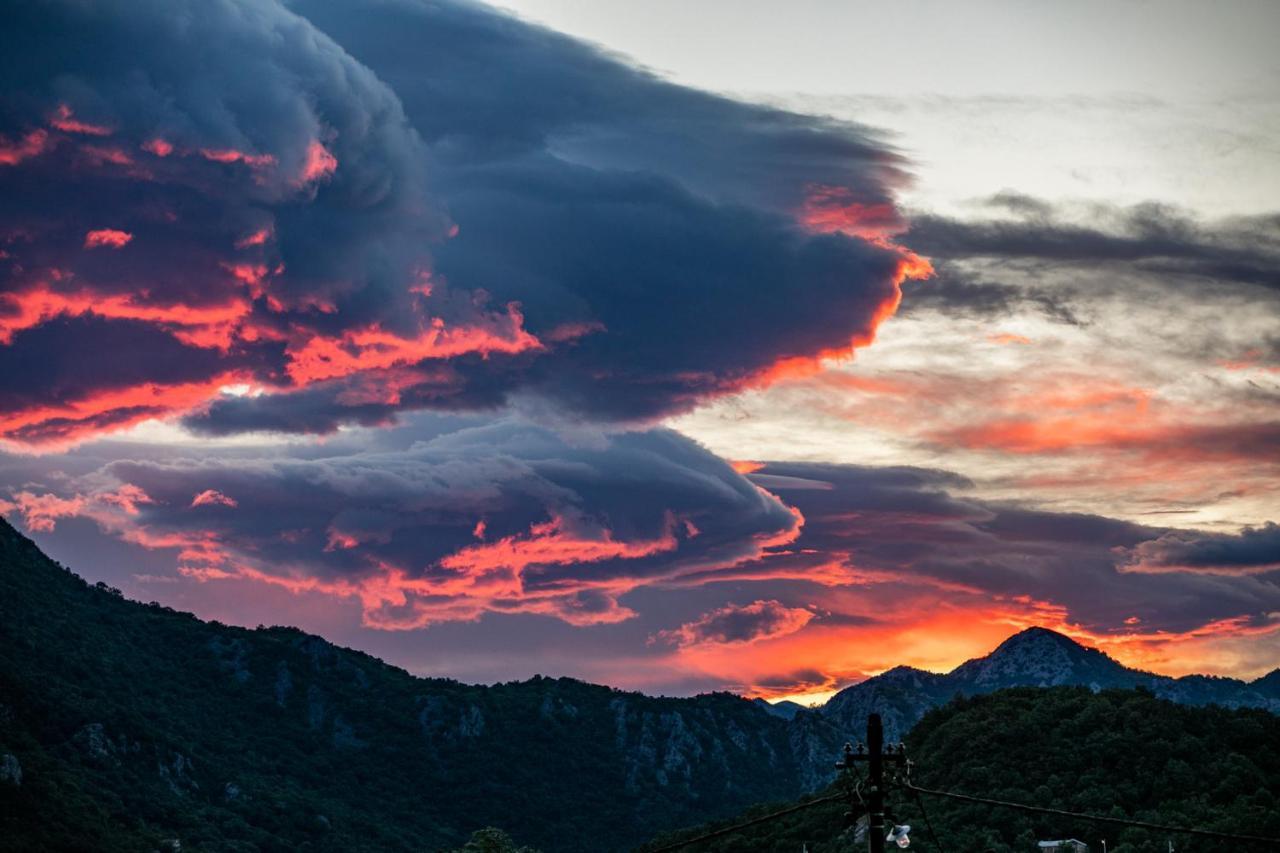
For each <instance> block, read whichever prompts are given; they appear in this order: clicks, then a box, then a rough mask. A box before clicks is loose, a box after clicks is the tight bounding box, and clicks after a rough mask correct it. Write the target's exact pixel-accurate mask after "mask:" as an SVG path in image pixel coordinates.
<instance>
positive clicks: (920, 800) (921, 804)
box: [907, 783, 942, 853]
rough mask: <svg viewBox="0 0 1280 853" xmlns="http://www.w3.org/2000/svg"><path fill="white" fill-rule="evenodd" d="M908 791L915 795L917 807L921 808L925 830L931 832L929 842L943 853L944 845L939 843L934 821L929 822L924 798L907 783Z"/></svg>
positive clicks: (939, 852)
mask: <svg viewBox="0 0 1280 853" xmlns="http://www.w3.org/2000/svg"><path fill="white" fill-rule="evenodd" d="M907 790H909V791H911V793H912V794H914V795H915V798H916V805H918V806H919V807H920V816H921V817H922V818H924V828H925V829H927V830H928V831H929V840H930V841H932V842H933V849H934V850H937V851H938V853H942V844H941V843H940V842H939V841H938V834H937V833H936V832H934V831H933V821H931V820H929V812H928V811H927V810H926V809H925V807H924V797H922V796H920V792H919V791H918V790H916V789H915V788H914V787H913V786H912V785H911V784H910V783H907Z"/></svg>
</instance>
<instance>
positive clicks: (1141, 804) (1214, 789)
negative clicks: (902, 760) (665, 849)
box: [642, 687, 1280, 853]
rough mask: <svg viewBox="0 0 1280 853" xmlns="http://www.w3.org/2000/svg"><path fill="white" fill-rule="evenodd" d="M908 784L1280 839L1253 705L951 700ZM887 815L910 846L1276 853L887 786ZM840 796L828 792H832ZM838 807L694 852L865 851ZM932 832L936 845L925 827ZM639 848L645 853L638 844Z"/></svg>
mask: <svg viewBox="0 0 1280 853" xmlns="http://www.w3.org/2000/svg"><path fill="white" fill-rule="evenodd" d="M906 746H907V755H908V756H909V757H910V759H911V761H912V763H913V766H912V771H911V772H912V781H913V782H914V783H915V784H916V785H919V786H920V787H923V788H928V789H931V790H942V791H952V792H958V793H961V794H969V795H975V796H980V797H989V798H993V799H998V800H1005V801H1011V802H1018V803H1027V804H1031V805H1037V806H1044V807H1048V808H1055V809H1062V810H1066V811H1072V812H1078V813H1093V814H1102V815H1107V816H1111V817H1126V818H1133V819H1137V820H1141V821H1147V822H1150V823H1159V824H1165V825H1174V826H1186V827H1198V828H1202V829H1209V830H1212V831H1216V832H1225V833H1228V834H1231V835H1237V834H1249V835H1258V836H1264V837H1269V838H1275V837H1280V800H1278V799H1277V798H1278V797H1280V717H1276V716H1275V715H1273V714H1269V713H1267V712H1265V711H1262V710H1260V709H1250V708H1240V709H1227V708H1222V707H1217V706H1213V707H1195V706H1190V705H1180V704H1177V703H1174V702H1171V701H1167V700H1163V699H1158V698H1156V697H1155V696H1153V695H1151V693H1150V692H1149V691H1146V690H1141V689H1139V690H1116V689H1103V690H1101V691H1098V692H1095V691H1093V690H1091V689H1090V688H1088V687H1046V688H1029V687H1020V688H1011V689H1005V690H999V691H996V692H994V693H991V694H989V695H985V696H977V697H972V698H960V699H956V700H954V701H952V702H950V703H948V704H947V705H945V706H943V707H942V708H938V709H934V710H932V711H929V712H928V713H927V714H925V716H924V718H923V719H922V720H921V721H920V722H918V723H917V724H916V725H915V727H914V728H912V729H911V731H910V732H908V733H907V734H906ZM886 787H887V796H886V803H887V806H888V812H889V814H890V815H891V816H892V820H893V821H894V822H895V823H898V824H907V825H909V826H910V827H911V842H912V844H911V848H912V849H915V848H917V847H919V848H921V849H925V850H948V851H957V852H958V853H1015V852H1016V853H1021V851H1032V850H1035V849H1037V848H1036V842H1037V841H1040V840H1046V839H1054V838H1058V839H1060V838H1078V839H1081V840H1083V841H1086V842H1087V843H1089V844H1090V849H1091V850H1099V849H1101V846H1100V844H1099V842H1100V841H1101V839H1103V838H1105V839H1107V842H1108V843H1107V849H1108V850H1109V851H1110V853H1156V851H1160V853H1163V852H1164V851H1165V850H1167V849H1169V846H1168V844H1169V842H1170V841H1172V842H1173V845H1174V848H1175V849H1177V850H1178V851H1179V853H1210V851H1220V850H1237V849H1238V850H1256V851H1259V852H1260V851H1262V850H1274V849H1276V848H1275V847H1267V846H1265V845H1259V844H1256V843H1253V844H1250V843H1245V842H1243V841H1241V842H1238V843H1232V842H1226V843H1224V842H1223V841H1220V840H1217V839H1203V838H1196V837H1191V836H1181V835H1169V834H1165V833H1163V832H1152V831H1148V830H1144V829H1139V828H1130V827H1123V826H1116V825H1107V824H1098V823H1094V822H1091V821H1080V820H1077V819H1072V818H1064V817H1060V816H1055V815H1044V814H1032V813H1026V812H1021V811H1014V810H1010V809H1007V808H998V807H993V806H987V805H983V804H978V803H971V802H958V801H955V800H951V799H944V798H940V797H937V796H926V798H925V803H924V805H925V808H926V809H927V813H928V819H927V820H926V819H925V816H924V813H922V812H921V810H920V806H919V804H918V803H917V802H916V801H915V800H914V799H913V798H912V797H911V796H910V795H909V794H908V793H907V792H906V791H904V790H903V789H902V787H901V786H900V785H898V784H896V783H895V782H894V781H893V780H892V778H890V780H889V783H888V785H887V786H886ZM839 790H840V786H833V787H832V788H831V789H830V792H831V793H835V792H837V791H839ZM783 805H784V804H782V803H777V804H772V805H762V806H758V807H756V808H754V809H751V810H749V811H747V812H745V813H744V814H742V815H738V816H736V817H734V818H731V819H729V820H726V821H723V822H721V823H720V824H713V825H709V826H701V827H696V828H691V829H688V830H684V831H682V832H680V833H673V834H668V835H666V836H663V837H660V838H657V839H655V840H654V842H653V843H651V844H650V845H647V847H649V848H654V847H658V846H661V845H663V844H667V843H671V842H673V841H675V840H678V839H684V838H691V837H694V836H697V835H702V834H705V833H706V832H708V831H709V830H711V829H718V828H721V827H727V826H732V825H736V824H738V823H741V822H743V821H744V820H747V819H750V818H755V817H759V816H761V815H764V814H768V813H770V812H773V811H777V810H779V809H780V808H781V807H782V806H783ZM847 808H848V806H847V805H846V803H845V802H833V803H827V804H822V805H818V806H814V807H811V808H809V809H805V810H802V811H796V812H793V813H791V814H789V815H786V816H784V817H782V818H779V819H776V820H770V821H767V822H764V823H759V824H756V825H755V826H752V827H750V828H747V829H744V830H741V831H738V832H734V833H731V834H725V835H722V836H720V837H719V838H717V839H715V840H713V841H710V842H703V843H701V844H699V845H698V846H697V847H696V848H691V849H696V850H697V851H698V853H775V851H794V850H802V849H807V850H808V851H810V853H837V851H848V850H857V849H865V842H863V843H861V844H858V843H855V839H854V838H852V837H851V836H852V835H853V834H854V832H856V828H855V829H854V830H849V829H846V824H845V821H844V817H843V815H844V812H845V811H846V809H847ZM930 826H932V828H933V831H934V832H935V833H936V835H937V840H938V846H935V844H934V843H933V839H932V838H931V837H930V831H929V827H930ZM642 849H643V848H642Z"/></svg>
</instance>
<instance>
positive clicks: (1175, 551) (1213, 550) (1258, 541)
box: [1124, 522, 1280, 575]
mask: <svg viewBox="0 0 1280 853" xmlns="http://www.w3.org/2000/svg"><path fill="white" fill-rule="evenodd" d="M1124 568H1125V569H1126V570H1127V571H1133V572H1207V573H1215V574H1224V575H1240V574H1255V573H1261V572H1271V573H1280V525H1277V524H1275V523H1274V522H1268V523H1267V524H1264V525H1262V526H1261V527H1246V528H1245V529H1244V530H1242V531H1240V533H1238V534H1234V535H1232V534H1226V533H1199V532H1191V531H1186V530H1174V531H1170V532H1168V533H1166V534H1164V535H1163V536H1161V537H1160V538H1158V539H1154V540H1151V541H1149V542H1141V543H1139V544H1138V545H1136V546H1135V547H1133V548H1132V549H1130V550H1129V561H1128V563H1126V564H1125V567H1124Z"/></svg>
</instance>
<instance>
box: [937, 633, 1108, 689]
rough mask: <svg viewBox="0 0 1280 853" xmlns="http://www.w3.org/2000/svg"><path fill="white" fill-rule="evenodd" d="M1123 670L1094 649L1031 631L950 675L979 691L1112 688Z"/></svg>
mask: <svg viewBox="0 0 1280 853" xmlns="http://www.w3.org/2000/svg"><path fill="white" fill-rule="evenodd" d="M1124 673H1125V669H1124V667H1123V666H1121V665H1120V663H1118V662H1117V661H1115V660H1112V659H1111V658H1110V657H1108V656H1107V655H1105V654H1103V653H1102V652H1100V651H1098V650H1097V649H1094V648H1090V647H1088V646H1083V645H1081V644H1080V643H1077V642H1076V641H1075V640H1073V639H1071V638H1070V637H1068V636H1066V635H1065V634H1060V633H1058V632H1057V631H1051V630H1049V629H1048V628H1041V627H1033V628H1027V629H1026V630H1024V631H1019V632H1018V633H1017V634H1014V635H1013V636H1011V637H1009V638H1008V639H1006V640H1005V641H1004V642H1003V643H1001V644H1000V645H999V646H997V647H996V649H995V651H993V652H991V654H989V655H986V656H985V657H980V658H974V659H973V660H971V661H967V662H966V663H963V664H961V665H960V666H959V667H957V668H956V669H955V670H954V671H953V672H952V673H951V675H952V676H953V677H958V678H959V679H961V680H963V681H967V682H970V683H972V684H974V685H978V686H982V687H991V688H995V687H997V686H1015V685H1038V686H1041V687H1049V686H1053V685H1058V684H1097V685H1111V684H1114V682H1115V680H1116V678H1118V677H1121V676H1122V675H1123V674H1124Z"/></svg>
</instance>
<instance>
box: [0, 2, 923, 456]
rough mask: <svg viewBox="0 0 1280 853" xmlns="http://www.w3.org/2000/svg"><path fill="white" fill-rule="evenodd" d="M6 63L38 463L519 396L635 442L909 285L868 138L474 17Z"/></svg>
mask: <svg viewBox="0 0 1280 853" xmlns="http://www.w3.org/2000/svg"><path fill="white" fill-rule="evenodd" d="M326 33H327V34H326ZM0 68H2V70H3V73H2V74H0V79H3V80H4V81H5V84H4V85H5V87H6V89H5V91H2V92H0V282H3V285H2V288H0V373H3V376H4V377H5V378H4V380H3V387H2V389H0V390H2V392H3V393H2V394H0V437H3V439H5V440H7V441H8V442H10V443H14V444H18V445H22V446H28V447H50V446H55V447H56V446H65V445H68V444H73V443H76V442H79V441H82V440H84V439H86V438H91V437H94V436H97V435H101V434H103V433H106V432H111V431H115V430H119V429H122V428H125V427H128V426H130V425H133V424H136V423H138V422H141V421H144V420H148V419H153V418H160V419H165V418H177V417H181V418H183V419H184V422H185V423H186V424H187V426H188V427H189V428H190V429H193V430H195V431H197V432H203V433H215V434H226V433H235V432H241V431H246V430H271V431H284V432H328V431H332V430H334V429H336V428H337V427H339V426H341V425H343V424H348V423H365V424H371V423H383V422H386V421H388V420H390V419H392V418H394V417H395V416H396V415H397V413H399V412H401V411H405V410H409V409H417V408H448V409H474V408H483V407H492V406H496V405H500V404H503V403H505V402H508V401H510V400H512V399H513V398H520V399H529V400H535V401H540V402H538V403H537V405H550V406H552V407H554V408H555V409H557V410H560V411H563V412H566V413H569V414H571V415H572V416H574V417H585V418H589V419H592V420H598V421H611V422H619V421H637V420H647V419H651V418H654V417H657V416H661V415H663V414H666V413H670V412H675V411H680V410H683V409H687V408H689V407H690V406H693V405H695V404H697V403H698V402H699V401H701V400H703V399H706V398H707V397H710V396H714V395H717V394H723V393H729V392H732V391H736V390H739V389H741V388H744V387H749V386H752V385H757V384H762V383H765V382H768V381H770V380H771V379H772V378H773V377H775V376H777V375H781V374H783V373H787V372H791V371H794V370H797V369H801V370H803V369H806V366H808V365H812V364H813V363H815V362H816V360H817V359H820V358H823V357H828V356H833V355H842V354H847V353H848V352H849V351H850V350H851V349H852V347H854V346H856V345H859V344H863V343H866V342H867V341H869V340H870V339H871V337H872V336H873V335H874V333H875V329H876V326H877V324H878V323H879V322H880V320H882V319H883V318H884V317H885V316H887V315H888V314H889V313H891V312H892V311H893V310H894V308H895V307H896V305H897V301H898V296H899V290H898V288H899V284H900V283H901V281H902V279H903V278H904V276H908V275H912V274H918V273H919V272H920V270H921V267H920V266H919V259H916V258H914V256H912V255H911V254H910V253H909V252H907V251H906V250H903V249H901V248H899V247H897V246H896V245H895V244H893V243H892V242H891V241H890V240H889V239H888V238H887V237H886V236H885V235H886V234H892V233H895V232H896V230H900V227H901V223H900V222H899V221H898V220H897V216H896V213H895V211H894V209H893V206H892V197H891V196H892V191H893V189H894V187H895V185H896V184H897V183H898V182H900V181H901V180H902V173H901V170H900V164H899V163H898V160H897V158H896V157H895V155H894V154H893V153H892V152H891V151H889V150H887V149H886V148H885V147H884V146H883V145H882V144H880V143H879V142H878V141H877V140H876V139H875V138H874V137H873V136H872V135H871V134H870V133H869V132H867V131H865V130H863V129H860V128H858V127H855V126H850V125H843V124H836V123H833V122H830V121H826V120H818V119H813V118H809V117H804V116H800V115H795V114H791V113H786V112H782V111H778V110H772V109H765V108H761V107H755V106H750V105H745V104H741V103H737V102H734V101H730V100H727V99H724V98H720V97H716V96H712V95H707V94H704V93H700V92H696V91H692V90H689V89H685V88H682V87H678V86H674V85H671V84H668V83H665V82H663V81H660V80H658V79H656V78H654V77H652V76H650V75H648V74H645V73H643V72H640V71H636V70H634V69H632V68H630V67H628V66H626V65H624V64H622V63H620V62H618V61H617V60H615V59H612V58H608V57H605V56H603V55H601V54H600V53H598V52H596V51H595V50H594V49H592V48H589V47H586V46H584V45H582V44H580V43H577V42H575V41H573V40H571V39H568V38H564V37H561V36H558V35H555V34H553V33H550V32H548V31H545V30H542V29H539V28H536V27H533V26H529V25H525V24H522V23H518V22H514V21H512V20H511V19H509V18H504V17H501V16H499V15H498V14H497V13H494V12H491V11H488V10H486V9H483V8H481V7H477V6H472V5H470V4H463V3H448V2H445V3H431V4H426V3H416V2H396V1H395V0H383V1H382V2H374V3H367V4H363V3H362V4H355V3H342V2H302V3H293V4H287V5H282V4H278V3H271V2H247V0H246V2H237V0H226V2H217V3H203V2H199V3H198V2H190V3H173V2H159V0H155V2H128V3H125V2H119V3H101V4H83V3H73V2H50V3H41V4H32V5H28V6H24V7H22V8H20V9H15V10H11V11H10V12H9V13H8V15H7V18H6V27H5V28H4V32H3V33H2V34H0ZM553 93H554V97H553V96H552V94H553ZM815 197H820V198H821V199H823V200H824V203H825V204H826V205H827V206H828V207H829V206H830V199H832V198H835V199H838V200H839V205H838V206H839V207H840V208H841V210H839V211H834V212H833V211H830V210H825V211H824V217H823V219H822V221H821V222H820V223H818V224H817V225H815V222H814V219H813V217H812V208H813V201H812V200H813V199H814V198H815ZM867 211H871V212H874V216H873V217H872V218H873V219H874V223H873V225H872V226H867V225H866V223H865V222H862V223H861V224H859V222H858V221H857V220H864V219H866V217H864V216H862V214H863V213H864V212H867ZM833 216H834V217H835V219H838V220H839V221H840V222H846V221H853V224H852V225H850V226H849V227H839V228H833V227H828V225H829V223H830V222H831V221H834V220H833V219H832V217H833ZM869 228H870V230H868V229H869ZM872 232H874V233H872Z"/></svg>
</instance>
